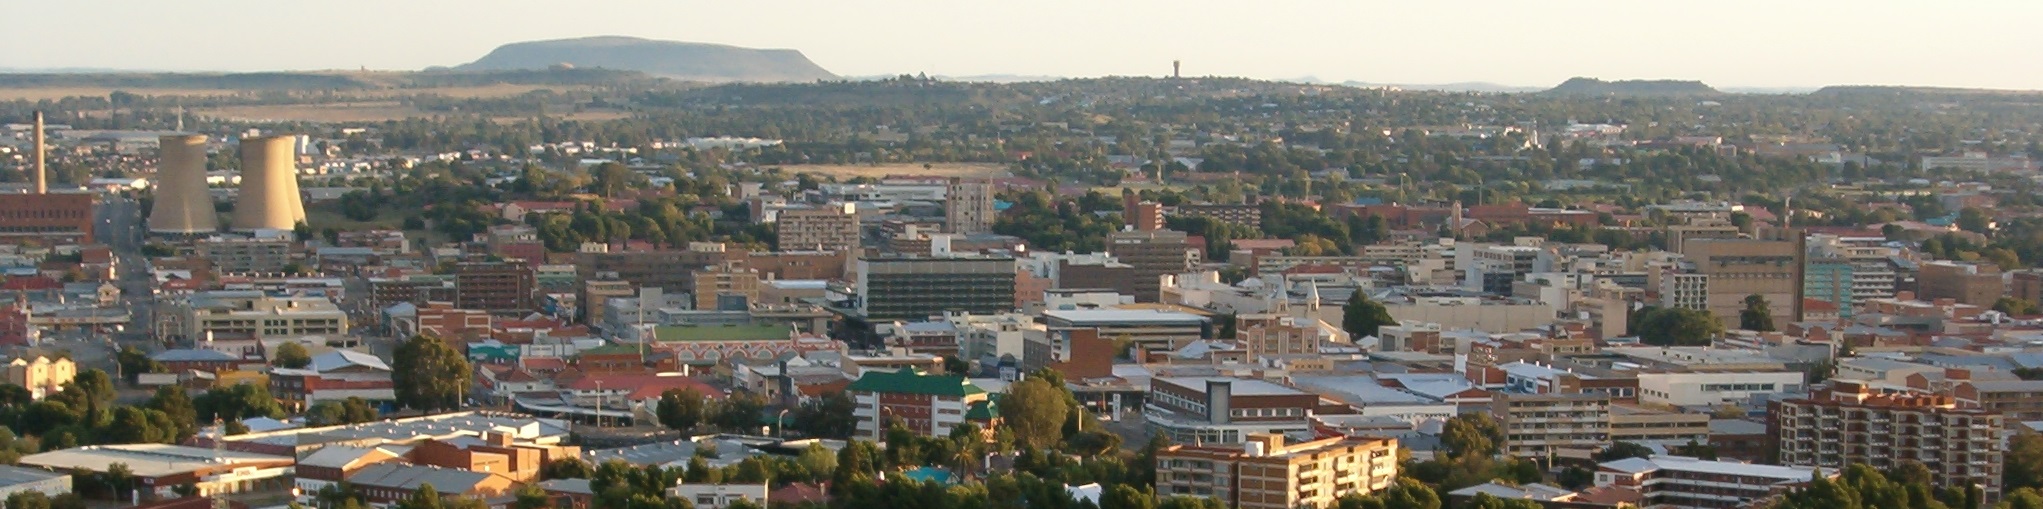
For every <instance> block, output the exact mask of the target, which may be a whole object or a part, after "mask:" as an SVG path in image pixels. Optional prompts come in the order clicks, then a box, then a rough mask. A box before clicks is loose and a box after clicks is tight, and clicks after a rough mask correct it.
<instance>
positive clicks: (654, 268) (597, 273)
mask: <svg viewBox="0 0 2043 509" xmlns="http://www.w3.org/2000/svg"><path fill="white" fill-rule="evenodd" d="M744 258H745V253H744V252H742V251H739V252H733V251H729V250H727V249H725V248H724V245H723V244H719V243H714V242H691V243H689V244H688V249H685V250H655V251H624V252H615V253H612V252H601V251H597V252H587V251H585V252H582V253H577V254H576V258H575V274H576V276H577V277H580V278H581V280H582V281H598V280H616V281H625V282H628V283H631V284H632V285H633V286H635V287H638V288H659V289H662V290H666V291H669V292H677V293H678V292H686V291H689V290H690V289H691V288H692V287H693V283H694V282H695V271H698V270H702V269H703V268H707V267H712V266H716V265H719V264H722V263H724V262H727V261H738V260H742V259H744ZM583 291H584V292H586V291H587V288H586V287H585V288H584V290H583ZM581 302H582V306H583V307H584V308H585V309H598V308H597V307H594V306H593V304H600V303H593V302H591V300H590V299H589V296H588V295H583V296H581Z"/></svg>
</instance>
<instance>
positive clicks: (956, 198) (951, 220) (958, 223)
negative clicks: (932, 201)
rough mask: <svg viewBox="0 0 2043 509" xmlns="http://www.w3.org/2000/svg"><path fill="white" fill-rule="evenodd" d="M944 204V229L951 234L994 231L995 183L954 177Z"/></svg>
mask: <svg viewBox="0 0 2043 509" xmlns="http://www.w3.org/2000/svg"><path fill="white" fill-rule="evenodd" d="M949 194H950V196H947V197H946V198H947V199H946V200H945V203H944V208H943V209H944V227H945V228H946V229H948V230H950V232H951V233H961V234H972V233H984V232H988V231H992V230H993V217H994V215H993V182H991V181H986V180H965V179H962V178H957V177H952V178H951V183H950V193H949Z"/></svg>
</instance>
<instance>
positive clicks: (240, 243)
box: [192, 237, 291, 274]
mask: <svg viewBox="0 0 2043 509" xmlns="http://www.w3.org/2000/svg"><path fill="white" fill-rule="evenodd" d="M192 247H194V248H195V249H197V250H198V255H199V257H201V258H205V259H206V260H207V261H210V262H213V270H217V271H220V272H224V273H231V274H244V273H250V272H283V270H284V266H286V265H290V264H291V239H288V238H282V237H269V238H261V237H258V238H249V237H211V238H207V239H204V240H200V241H198V242H196V243H194V244H193V246H192Z"/></svg>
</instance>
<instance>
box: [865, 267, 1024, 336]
mask: <svg viewBox="0 0 2043 509" xmlns="http://www.w3.org/2000/svg"><path fill="white" fill-rule="evenodd" d="M1014 273H1015V271H1014V258H1008V257H1001V256H978V257H947V258H928V257H908V256H889V257H880V258H871V259H863V260H859V261H858V282H857V285H858V302H857V309H858V311H859V314H862V315H864V316H865V318H866V319H867V320H874V321H879V320H910V319H924V318H929V317H931V316H942V315H943V314H944V313H945V312H964V313H972V314H988V315H990V314H996V313H1002V312H1007V311H1013V310H1014Z"/></svg>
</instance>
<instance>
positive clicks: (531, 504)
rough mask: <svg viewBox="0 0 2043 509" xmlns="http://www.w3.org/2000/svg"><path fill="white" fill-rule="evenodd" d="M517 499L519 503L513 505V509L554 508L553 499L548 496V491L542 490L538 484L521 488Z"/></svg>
mask: <svg viewBox="0 0 2043 509" xmlns="http://www.w3.org/2000/svg"><path fill="white" fill-rule="evenodd" d="M517 497H518V498H517V501H516V502H512V503H511V507H512V509H552V508H553V497H551V496H548V495H547V494H546V490H543V489H540V488H539V485H537V484H527V485H524V486H521V487H519V488H518V494H517Z"/></svg>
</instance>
